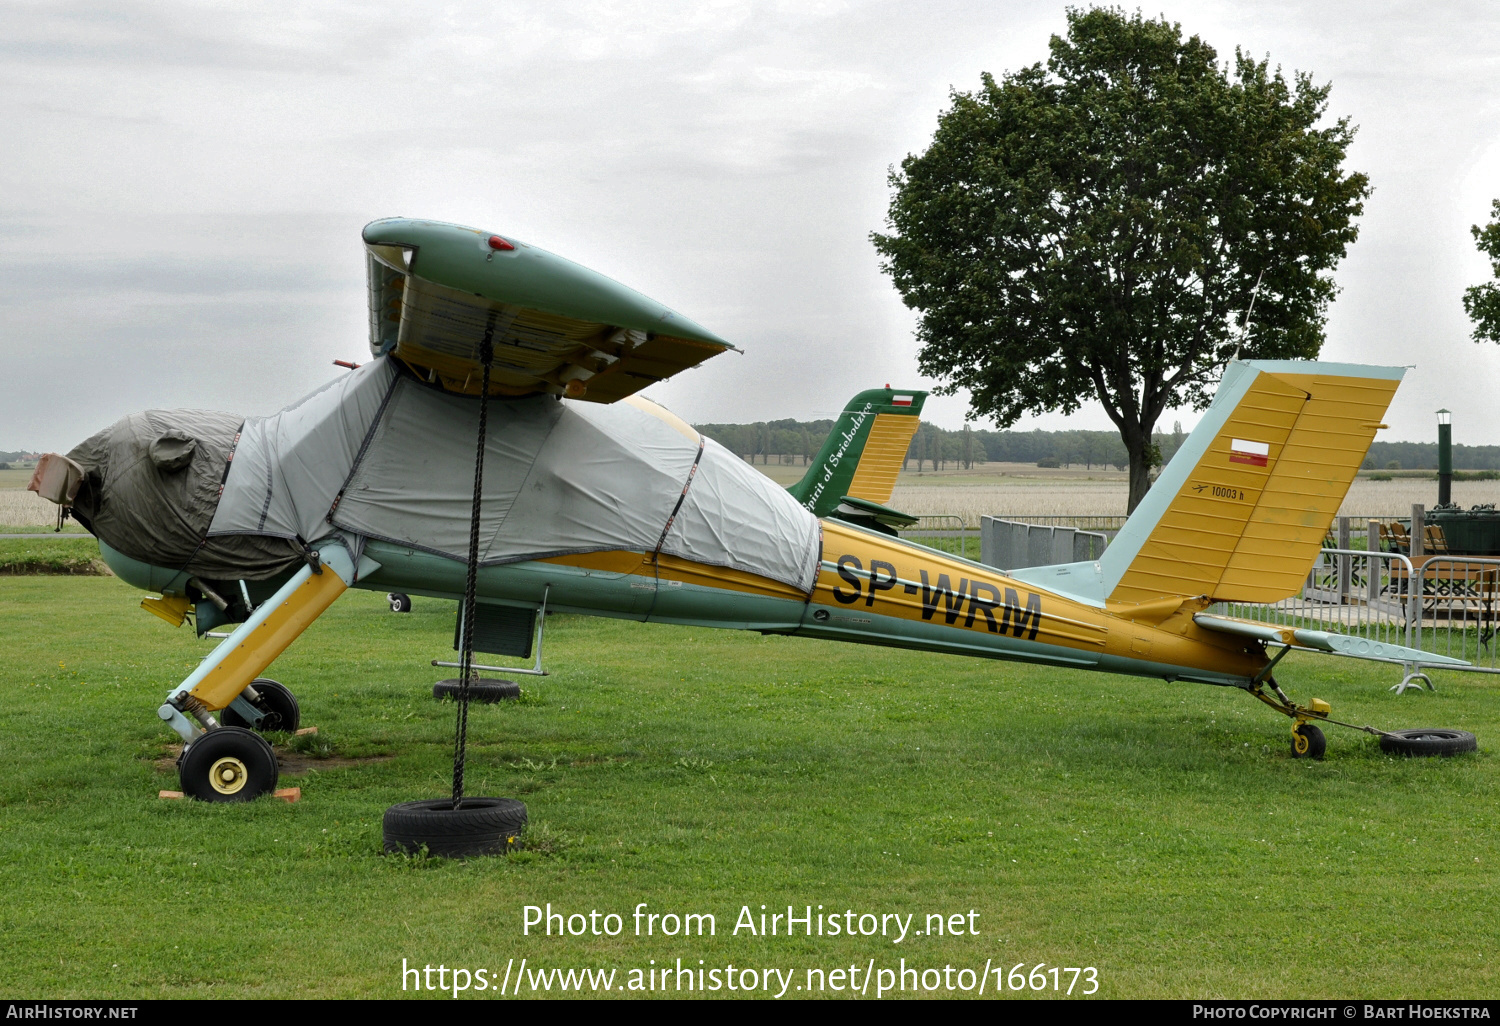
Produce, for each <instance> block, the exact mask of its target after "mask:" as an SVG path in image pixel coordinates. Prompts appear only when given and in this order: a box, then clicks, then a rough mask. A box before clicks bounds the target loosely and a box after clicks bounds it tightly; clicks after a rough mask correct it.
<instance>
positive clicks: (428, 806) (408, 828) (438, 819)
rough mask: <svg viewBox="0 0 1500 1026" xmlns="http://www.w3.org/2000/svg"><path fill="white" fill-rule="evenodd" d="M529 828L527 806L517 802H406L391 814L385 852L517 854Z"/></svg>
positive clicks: (385, 825) (387, 812)
mask: <svg viewBox="0 0 1500 1026" xmlns="http://www.w3.org/2000/svg"><path fill="white" fill-rule="evenodd" d="M525 828H526V805H525V803H524V802H519V801H516V799H514V798H465V799H463V801H462V802H461V803H460V805H459V807H458V808H457V809H455V808H454V807H453V799H451V798H425V799H423V800H421V801H415V802H402V803H401V804H400V805H392V806H391V807H390V808H389V809H386V810H385V820H384V822H383V823H382V833H383V835H384V841H385V850H386V851H388V852H406V853H408V854H416V853H418V852H420V851H421V849H422V848H423V846H426V848H427V853H428V854H429V855H442V856H444V857H446V858H463V857H464V856H467V855H503V854H504V853H505V852H507V851H514V850H515V849H516V848H517V847H518V844H519V841H520V837H521V832H522V831H523V830H524V829H525Z"/></svg>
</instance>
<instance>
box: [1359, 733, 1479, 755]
mask: <svg viewBox="0 0 1500 1026" xmlns="http://www.w3.org/2000/svg"><path fill="white" fill-rule="evenodd" d="M1478 747H1479V742H1478V741H1476V740H1475V739H1474V735H1473V734H1470V733H1469V732H1468V731H1467V730H1449V729H1448V728H1446V727H1418V728H1416V729H1414V730H1393V731H1390V732H1389V733H1387V734H1382V735H1380V748H1381V751H1385V752H1390V753H1392V754H1395V755H1457V754H1458V753H1459V752H1472V751H1474V750H1476V749H1477V748H1478Z"/></svg>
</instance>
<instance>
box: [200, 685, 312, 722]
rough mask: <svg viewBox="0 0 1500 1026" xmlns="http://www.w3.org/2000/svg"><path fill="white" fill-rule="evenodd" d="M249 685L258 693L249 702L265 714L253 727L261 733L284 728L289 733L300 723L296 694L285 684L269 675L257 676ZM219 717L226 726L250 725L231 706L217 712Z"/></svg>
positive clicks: (300, 716)
mask: <svg viewBox="0 0 1500 1026" xmlns="http://www.w3.org/2000/svg"><path fill="white" fill-rule="evenodd" d="M250 686H251V687H253V688H254V689H255V691H256V693H257V694H258V695H260V698H259V700H257V701H254V702H250V704H251V705H253V706H255V707H256V708H257V709H259V710H260V711H261V712H263V713H265V714H266V715H265V718H264V719H262V720H261V721H260V726H259V727H256V728H253V729H256V730H259V731H261V732H262V733H265V732H266V731H268V730H285V731H287V732H288V733H290V732H292V731H294V730H296V729H297V728H298V727H300V726H301V725H302V708H301V706H299V705H298V704H297V696H296V695H294V694H292V692H291V690H290V689H289V688H287V687H286V685H284V684H281V683H279V682H277V681H274V680H272V679H271V678H269V677H258V678H256V679H255V680H252V681H251V682H250ZM247 701H249V700H248V699H247ZM219 718H220V719H221V720H223V721H224V725H225V726H226V727H247V728H248V727H250V724H248V723H246V722H245V718H244V717H243V716H241V715H240V714H239V713H237V712H235V711H234V709H233V708H227V709H225V710H224V711H223V712H221V713H220V714H219Z"/></svg>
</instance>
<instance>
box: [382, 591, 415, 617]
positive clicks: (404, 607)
mask: <svg viewBox="0 0 1500 1026" xmlns="http://www.w3.org/2000/svg"><path fill="white" fill-rule="evenodd" d="M385 600H386V601H387V602H389V603H390V604H391V612H393V613H409V612H411V596H410V595H403V594H401V592H399V591H392V592H387V593H386V596H385Z"/></svg>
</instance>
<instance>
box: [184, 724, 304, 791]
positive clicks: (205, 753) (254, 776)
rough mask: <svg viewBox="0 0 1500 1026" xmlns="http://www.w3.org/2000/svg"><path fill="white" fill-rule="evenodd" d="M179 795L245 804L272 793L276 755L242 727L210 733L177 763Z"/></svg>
mask: <svg viewBox="0 0 1500 1026" xmlns="http://www.w3.org/2000/svg"><path fill="white" fill-rule="evenodd" d="M177 778H178V780H180V781H181V782H182V793H183V794H185V795H187V796H188V797H190V798H197V799H198V800H199V801H205V802H248V801H252V800H254V799H256V798H259V797H260V796H261V795H263V794H270V793H271V792H272V791H274V790H276V781H277V780H278V779H279V778H280V774H279V773H278V772H277V769H276V753H275V752H273V751H272V750H271V745H270V743H269V742H267V741H266V739H265V738H263V737H261V736H260V735H259V734H257V733H255V731H253V730H246V729H245V728H244V727H219V728H218V729H217V730H210V731H209V732H208V733H206V734H204V735H203V736H202V737H200V738H198V739H197V740H195V741H194V742H193V743H192V744H190V745H188V746H187V749H186V750H185V751H184V752H183V753H182V758H181V759H179V760H178V761H177Z"/></svg>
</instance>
